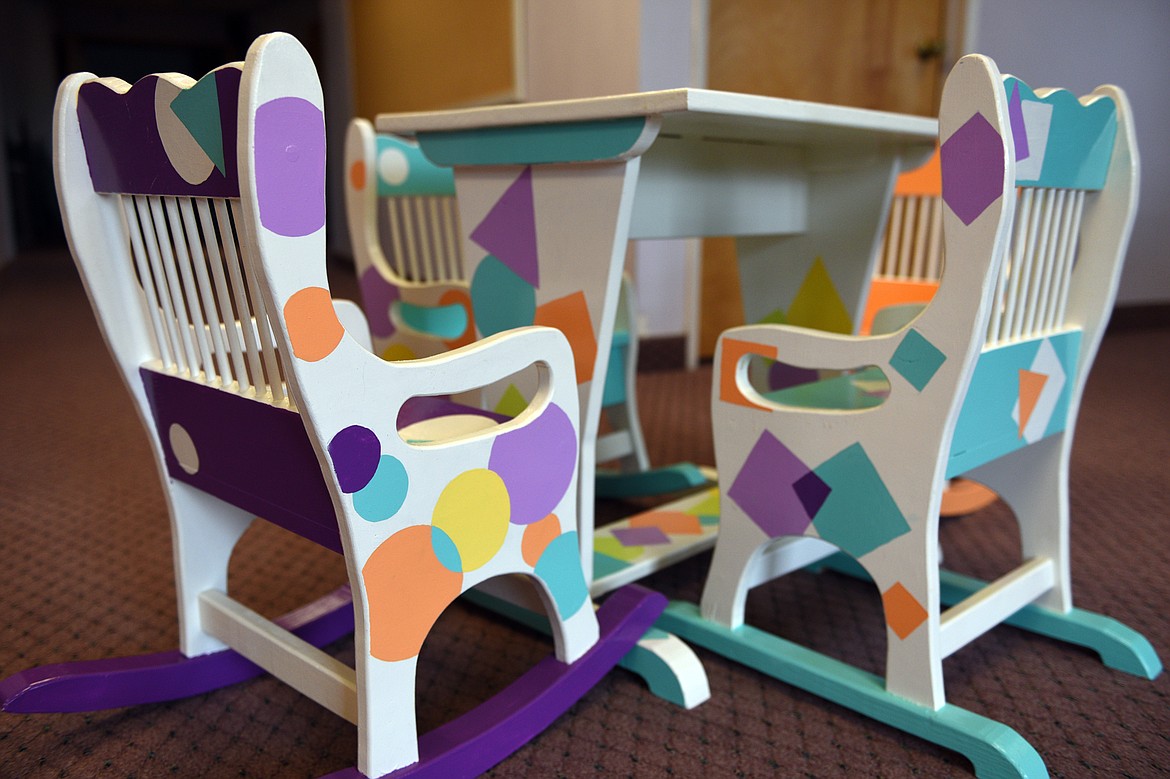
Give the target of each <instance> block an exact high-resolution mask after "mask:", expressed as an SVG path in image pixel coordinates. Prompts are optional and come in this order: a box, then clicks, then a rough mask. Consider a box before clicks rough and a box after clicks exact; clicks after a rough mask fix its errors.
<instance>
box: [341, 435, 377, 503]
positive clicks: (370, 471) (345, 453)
mask: <svg viewBox="0 0 1170 779" xmlns="http://www.w3.org/2000/svg"><path fill="white" fill-rule="evenodd" d="M381 454H382V444H381V443H380V442H379V441H378V436H377V435H376V434H375V433H374V431H373V430H370V429H369V428H368V427H362V426H361V425H350V426H349V427H347V428H345V429H344V430H342V431H341V432H339V433H338V434H337V435H335V436H333V440H332V441H330V442H329V459H330V460H332V461H333V472H334V473H335V474H337V483H338V484H339V485H341V491H342V492H347V493H351V492H357V491H358V490H360V489H362V488H363V487H365V486H366V485H367V484H369V483H370V479H372V478H374V472H375V471H377V470H378V458H379V457H380V456H381Z"/></svg>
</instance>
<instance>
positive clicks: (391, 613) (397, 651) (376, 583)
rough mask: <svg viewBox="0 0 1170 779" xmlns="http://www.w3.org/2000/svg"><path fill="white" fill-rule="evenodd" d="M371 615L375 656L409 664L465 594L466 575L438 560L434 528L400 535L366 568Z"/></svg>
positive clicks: (364, 576) (385, 544)
mask: <svg viewBox="0 0 1170 779" xmlns="http://www.w3.org/2000/svg"><path fill="white" fill-rule="evenodd" d="M362 581H363V582H365V585H366V599H367V600H368V602H369V614H370V654H371V655H373V656H374V657H376V658H378V659H379V660H387V661H395V660H408V659H410V658H412V657H415V656H416V655H417V654H418V653H419V650H420V649H422V645H423V641H425V640H426V637H427V633H428V632H430V629H431V626H432V625H434V624H435V620H437V619H438V618H439V615H440V614H442V613H443V609H445V608H447V604H449V603H450V602H451V601H453V600H455V598H457V597H459V593H460V592H462V590H463V574H460V573H456V572H455V571H452V570H450V569H448V568H446V567H445V566H444V565H443V564H442V563H441V562H439V558H438V557H436V556H435V551H434V547H433V546H432V543H431V526H430V525H413V526H411V527H408V528H404V529H402V530H399V531H398V532H397V533H395V534H394V535H392V536H390V537H389V538H387V539H386V540H385V541H383V542H382V544H381V545H380V546H379V547H378V548H377V549H375V550H374V553H373V554H372V555H370V557H369V559H368V560H366V564H365V565H364V566H362Z"/></svg>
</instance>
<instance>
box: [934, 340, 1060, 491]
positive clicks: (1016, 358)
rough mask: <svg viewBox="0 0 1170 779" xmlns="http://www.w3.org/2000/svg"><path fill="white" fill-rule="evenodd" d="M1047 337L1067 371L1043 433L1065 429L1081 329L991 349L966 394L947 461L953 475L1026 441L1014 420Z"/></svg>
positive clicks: (990, 459) (983, 356)
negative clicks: (1024, 379) (1023, 378)
mask: <svg viewBox="0 0 1170 779" xmlns="http://www.w3.org/2000/svg"><path fill="white" fill-rule="evenodd" d="M1045 341H1047V342H1048V343H1049V344H1050V345H1051V347H1052V350H1053V351H1054V352H1055V354H1056V357H1057V359H1058V360H1059V362H1060V367H1061V369H1062V370H1063V371H1064V378H1063V386H1061V387H1060V392H1059V395H1058V396H1057V398H1056V402H1055V405H1054V406H1053V408H1052V412H1051V416H1050V418H1049V421H1048V424H1047V425H1046V426H1045V428H1044V433H1043V437H1046V436H1050V435H1053V434H1055V433H1059V432H1060V431H1062V430H1064V429H1065V426H1066V425H1067V424H1068V404H1069V397H1070V395H1071V391H1072V385H1073V381H1074V377H1075V376H1076V362H1077V356H1078V354H1079V352H1080V346H1081V333H1080V331H1079V330H1075V331H1071V332H1067V333H1061V334H1060V335H1056V336H1052V337H1050V338H1037V339H1034V340H1031V341H1023V342H1020V343H1014V344H1009V345H1007V346H1002V347H999V348H997V349H990V350H988V351H986V352H984V353H983V354H982V355H981V356H980V357H979V362H978V363H976V365H975V373H974V375H973V376H972V377H971V384H970V386H969V387H968V388H967V397H966V398H965V399H964V400H963V408H962V410H961V411H960V412H959V420H958V422H957V423H956V425H955V436H954V439H953V440H952V442H951V454H950V460H949V462H948V463H947V477H948V478H949V477H953V476H958V475H960V474H963V473H966V472H967V471H969V470H971V469H972V468H975V467H978V466H980V465H983V464H984V463H988V462H991V461H992V460H994V459H996V458H998V457H1002V456H1003V455H1005V454H1007V453H1008V452H1012V451H1015V450H1016V449H1022V448H1023V447H1024V446H1026V445H1027V441H1026V440H1025V439H1024V437H1023V436H1022V435H1021V434H1020V424H1019V422H1018V421H1016V420H1014V419H1012V410H1013V409H1014V408H1015V406H1016V403H1017V402H1018V401H1019V399H1020V371H1030V370H1033V365H1034V363H1035V361H1036V359H1037V355H1038V354H1039V352H1040V349H1041V347H1042V346H1043V345H1044V342H1045Z"/></svg>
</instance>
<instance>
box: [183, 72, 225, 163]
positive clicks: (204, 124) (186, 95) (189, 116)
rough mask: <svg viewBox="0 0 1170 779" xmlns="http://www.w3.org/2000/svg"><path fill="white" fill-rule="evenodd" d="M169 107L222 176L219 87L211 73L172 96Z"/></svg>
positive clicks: (221, 130)
mask: <svg viewBox="0 0 1170 779" xmlns="http://www.w3.org/2000/svg"><path fill="white" fill-rule="evenodd" d="M171 110H172V111H173V112H174V113H175V116H177V117H178V118H179V121H180V122H182V123H183V126H184V127H186V128H187V132H189V133H191V137H192V138H194V139H195V142H196V143H198V144H199V148H201V149H203V153H204V154H206V155H207V156H208V158H210V159H211V161H212V162H213V163H215V167H216V169H217V170H219V172H220V174H221V175H222V174H223V173H224V159H223V128H222V126H221V125H220V120H219V90H218V89H217V88H216V86H215V73H208V74H207V75H206V76H204V77H203V78H201V79H199V80H198V81H196V82H195V84H194V85H193V86H192V87H191V88H190V89H184V90H183V91H181V92H179V94H177V95H175V99H174V100H172V101H171Z"/></svg>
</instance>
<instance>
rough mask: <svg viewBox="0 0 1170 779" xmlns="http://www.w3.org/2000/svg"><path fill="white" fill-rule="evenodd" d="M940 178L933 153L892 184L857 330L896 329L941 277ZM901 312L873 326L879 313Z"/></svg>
mask: <svg viewBox="0 0 1170 779" xmlns="http://www.w3.org/2000/svg"><path fill="white" fill-rule="evenodd" d="M942 214H943V203H942V174H941V169H940V166H939V152H938V149H937V148H936V149H935V151H934V154H933V155H932V156H931V158H930V159H929V160H928V161H927V162H926V164H924V165H922V166H921V167H918V168H915V169H914V170H911V171H907V172H905V173H903V174H901V175H900V176H898V180H897V181H896V182H895V184H894V197H893V199H892V201H891V202H890V215H889V218H888V219H887V220H886V234H885V237H884V238H883V240H882V248H881V255H880V256H879V258H878V268H877V272H876V273H875V274H874V277H873V279H872V280H871V281H870V287H869V294H868V296H867V298H866V305H865V313H864V315H863V316H862V320H861V326H860V328H859V330H858V332H859V333H861V334H862V335H867V334H869V333H870V332H875V333H882V332H889V331H890V330H891V329H900V328H901V326H902V325H903V324H905V323H906V322H907V321H909V319H911V318H913V315H914V314H916V313H917V312H918V311H920V310H921V309H922V306H923V305H925V304H926V303H927V302H928V301H929V300H930V298H931V297H933V296H934V291H935V290H936V289H938V279H939V276H940V275H941V274H942ZM895 306H898V307H902V308H901V311H900V312H898V313H896V314H887V316H892V317H893V318H892V319H890V320H889V322H887V323H883V322H880V321H879V322H878V326H877V327H875V326H874V318H875V317H880V316H881V313H882V312H883V311H886V310H887V309H890V308H893V307H895Z"/></svg>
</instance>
